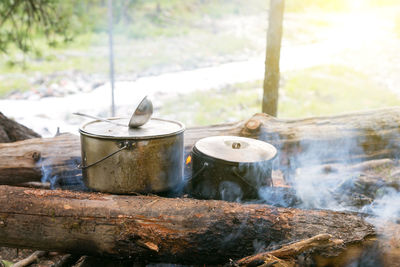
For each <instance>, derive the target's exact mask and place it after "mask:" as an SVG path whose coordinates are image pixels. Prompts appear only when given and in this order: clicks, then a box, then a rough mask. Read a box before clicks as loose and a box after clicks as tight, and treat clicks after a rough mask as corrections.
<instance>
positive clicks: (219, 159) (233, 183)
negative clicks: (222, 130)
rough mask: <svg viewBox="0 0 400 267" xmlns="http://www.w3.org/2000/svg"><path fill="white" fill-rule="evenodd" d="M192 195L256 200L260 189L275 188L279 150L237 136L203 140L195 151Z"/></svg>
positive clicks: (265, 143) (194, 148) (235, 199)
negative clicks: (274, 168) (273, 182)
mask: <svg viewBox="0 0 400 267" xmlns="http://www.w3.org/2000/svg"><path fill="white" fill-rule="evenodd" d="M191 154H192V155H191V156H192V176H191V178H190V180H189V181H188V189H189V192H190V193H191V194H192V195H194V196H196V197H199V198H206V199H222V200H227V201H239V200H242V199H255V198H257V197H258V189H259V188H260V187H264V186H271V185H272V177H271V172H272V161H273V159H274V158H275V157H276V155H277V150H276V148H275V147H274V146H273V145H271V144H269V143H267V142H263V141H260V140H255V139H251V138H245V137H237V136H213V137H206V138H203V139H200V140H199V141H197V142H196V144H195V145H194V147H193V149H192V153H191Z"/></svg>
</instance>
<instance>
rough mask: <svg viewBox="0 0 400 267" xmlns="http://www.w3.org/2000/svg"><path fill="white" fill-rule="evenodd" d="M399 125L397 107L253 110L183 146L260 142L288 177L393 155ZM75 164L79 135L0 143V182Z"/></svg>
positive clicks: (398, 149)
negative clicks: (275, 113) (311, 113)
mask: <svg viewBox="0 0 400 267" xmlns="http://www.w3.org/2000/svg"><path fill="white" fill-rule="evenodd" d="M399 125H400V108H391V109H382V110H374V111H366V112H360V113H352V114H346V115H341V116H332V117H318V118H309V119H301V120H281V119H277V118H274V117H271V116H268V115H266V114H256V115H254V116H253V117H252V118H251V119H250V120H247V121H241V122H238V123H229V124H221V125H212V126H204V127H194V128H189V129H187V131H186V132H185V149H186V151H187V152H188V151H190V150H191V148H192V146H193V145H194V143H195V142H196V141H197V140H199V139H201V138H203V137H207V136H216V135H237V136H245V137H250V138H256V139H260V140H264V141H267V142H270V143H272V144H274V145H275V146H276V147H277V148H278V151H279V153H278V155H279V160H278V162H279V164H277V165H276V168H277V169H280V170H282V171H283V172H284V173H285V177H286V178H287V179H290V176H292V173H293V172H294V171H295V170H296V169H297V168H300V167H305V166H310V165H318V164H327V163H338V162H339V163H344V164H350V163H357V162H361V161H365V160H370V159H380V158H395V157H397V156H399V153H400V127H399ZM79 162H80V144H79V137H77V136H75V135H71V134H69V135H61V136H58V137H54V138H44V139H32V140H26V141H22V142H17V143H12V144H0V184H18V183H23V182H29V181H37V180H39V179H40V177H42V176H43V172H42V168H41V167H42V166H44V167H45V168H44V170H46V171H47V172H49V173H48V174H47V175H50V176H54V175H60V174H62V173H65V172H67V173H68V172H69V171H72V172H73V173H72V175H74V174H76V173H78V172H79V170H77V169H76V165H77V164H78V163H79ZM68 175H69V174H68ZM16 179H21V180H18V181H14V180H16Z"/></svg>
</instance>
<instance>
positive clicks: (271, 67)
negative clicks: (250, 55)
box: [262, 0, 285, 117]
mask: <svg viewBox="0 0 400 267" xmlns="http://www.w3.org/2000/svg"><path fill="white" fill-rule="evenodd" d="M284 3H285V1H284V0H271V4H270V9H269V24H268V34H267V53H266V58H265V78H264V96H263V102H262V112H264V113H267V114H269V115H272V116H275V117H276V115H277V113H278V89H279V76H280V75H279V58H280V53H281V41H282V22H283V10H284Z"/></svg>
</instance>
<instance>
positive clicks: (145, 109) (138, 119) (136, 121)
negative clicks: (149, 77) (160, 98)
mask: <svg viewBox="0 0 400 267" xmlns="http://www.w3.org/2000/svg"><path fill="white" fill-rule="evenodd" d="M152 114H153V103H152V102H151V101H150V100H149V99H148V98H147V96H145V97H144V98H143V99H142V101H140V103H139V104H138V105H137V107H136V109H135V111H134V112H133V114H132V117H131V119H130V120H129V128H137V127H140V126H142V125H143V124H145V123H146V122H148V121H149V119H150V117H151V115H152Z"/></svg>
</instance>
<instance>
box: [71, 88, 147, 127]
mask: <svg viewBox="0 0 400 267" xmlns="http://www.w3.org/2000/svg"><path fill="white" fill-rule="evenodd" d="M73 114H74V115H78V116H83V117H88V118H91V119H96V120H100V121H104V122H108V123H111V124H114V125H117V126H124V127H129V128H138V127H140V126H142V125H144V124H145V123H146V122H148V121H149V119H150V117H151V115H152V114H153V103H152V102H151V101H150V100H149V99H148V98H147V96H145V97H144V98H143V99H142V100H141V101H140V102H139V104H138V105H137V106H136V108H135V111H134V112H133V114H132V116H131V119H130V120H129V124H128V125H126V124H122V123H118V122H114V121H112V120H108V119H104V118H100V117H97V116H93V115H88V114H84V113H80V112H74V113H73Z"/></svg>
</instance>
